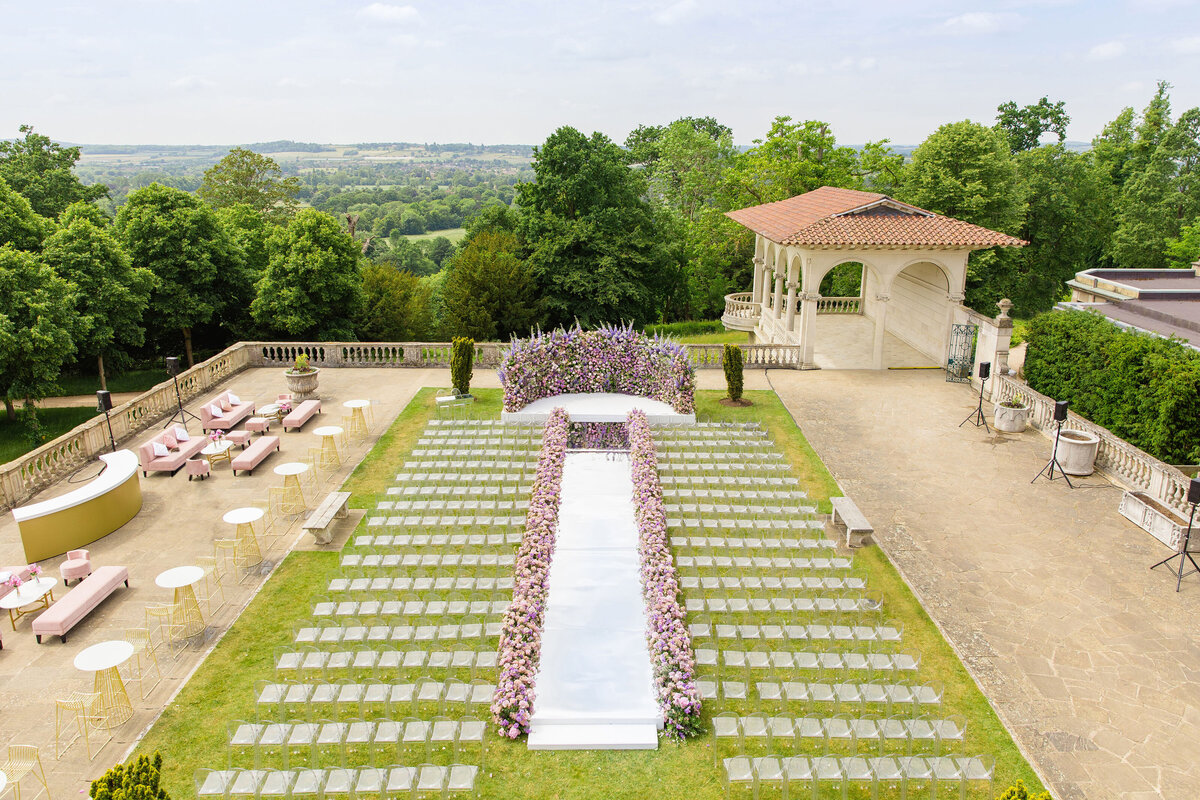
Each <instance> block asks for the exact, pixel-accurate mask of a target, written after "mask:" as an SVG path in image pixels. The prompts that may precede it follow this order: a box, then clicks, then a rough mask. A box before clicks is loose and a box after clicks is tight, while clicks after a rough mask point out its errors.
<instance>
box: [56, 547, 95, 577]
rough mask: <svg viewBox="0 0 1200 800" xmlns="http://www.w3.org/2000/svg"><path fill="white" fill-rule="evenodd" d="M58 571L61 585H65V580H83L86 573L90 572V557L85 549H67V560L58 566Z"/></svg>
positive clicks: (89, 573)
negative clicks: (60, 576)
mask: <svg viewBox="0 0 1200 800" xmlns="http://www.w3.org/2000/svg"><path fill="white" fill-rule="evenodd" d="M58 572H59V574H60V575H62V581H63V585H64V586H66V585H67V581H69V580H71V579H72V578H75V579H76V580H83V579H84V578H86V577H87V576H88V575H91V574H92V559H91V558H90V557H89V555H88V551H87V550H69V551H67V560H66V561H64V562H62V564H60V565H59V567H58Z"/></svg>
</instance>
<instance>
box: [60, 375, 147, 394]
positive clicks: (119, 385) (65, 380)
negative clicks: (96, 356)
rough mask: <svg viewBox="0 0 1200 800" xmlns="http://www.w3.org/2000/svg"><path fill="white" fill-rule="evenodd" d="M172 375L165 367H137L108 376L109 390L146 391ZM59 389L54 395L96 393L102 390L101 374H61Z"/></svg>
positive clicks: (114, 391)
mask: <svg viewBox="0 0 1200 800" xmlns="http://www.w3.org/2000/svg"><path fill="white" fill-rule="evenodd" d="M170 377H171V376H170V375H168V374H167V371H166V370H165V369H135V370H130V371H129V372H126V373H123V374H121V375H109V376H107V382H108V390H109V391H110V392H112V393H113V394H116V393H117V392H145V391H148V390H149V389H152V388H154V387H155V386H157V385H158V384H160V383H162V382H163V381H165V380H168V379H169V378H170ZM58 385H59V391H57V392H55V393H54V395H53V396H54V397H71V396H74V395H81V394H95V393H96V392H98V391H100V376H99V375H95V374H92V373H87V374H83V375H61V376H59V378H58Z"/></svg>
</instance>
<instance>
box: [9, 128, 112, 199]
mask: <svg viewBox="0 0 1200 800" xmlns="http://www.w3.org/2000/svg"><path fill="white" fill-rule="evenodd" d="M21 133H23V134H25V137H24V138H23V139H14V140H12V141H0V180H3V181H5V182H6V183H7V184H8V185H9V186H10V187H11V188H12V189H14V190H15V191H18V192H20V193H21V194H23V195H24V196H25V199H27V200H28V201H29V204H30V205H31V206H32V207H33V210H34V212H35V213H37V214H39V215H40V216H43V217H47V218H49V219H58V215H59V214H61V213H62V212H63V209H65V208H66V207H67V206H69V205H71V204H72V203H75V202H78V201H80V200H82V201H84V202H90V201H93V200H99V199H100V198H101V197H108V187H107V186H105V185H104V184H102V183H95V184H92V185H90V186H85V185H84V184H83V182H82V181H80V180H79V178H78V177H76V175H75V172H74V168H75V162H76V161H78V160H79V148H78V147H62V146H60V145H59V144H57V143H55V142H52V141H50V139H49V138H48V137H46V136H43V135H41V134H40V133H34V132H33V126H32V125H22V126H21Z"/></svg>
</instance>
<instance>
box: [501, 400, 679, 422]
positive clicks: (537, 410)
mask: <svg viewBox="0 0 1200 800" xmlns="http://www.w3.org/2000/svg"><path fill="white" fill-rule="evenodd" d="M559 407H561V408H564V409H566V411H567V416H569V417H570V418H571V422H624V421H625V420H626V419H627V418H628V417H629V412H630V411H633V410H634V409H635V408H640V409H641V410H642V411H643V412H645V414H646V419H647V420H649V422H650V424H651V425H695V424H696V415H695V414H680V413H679V412H678V411H676V410H675V409H673V408H671V406H669V405H667V404H666V403H664V402H662V401H661V400H651V399H650V398H649V397H637V396H636V395H632V394H617V393H615V392H588V393H584V394H556V395H554V396H552V397H543V398H542V399H541V400H534V401H533V402H532V403H530V404H529V405H527V406H525V407H524V408H522V409H521V410H520V411H504V412H502V413H501V414H500V419H501V420H503V421H504V422H545V421H546V419H547V418H548V417H549V416H550V412H551V411H553V410H554V409H556V408H559Z"/></svg>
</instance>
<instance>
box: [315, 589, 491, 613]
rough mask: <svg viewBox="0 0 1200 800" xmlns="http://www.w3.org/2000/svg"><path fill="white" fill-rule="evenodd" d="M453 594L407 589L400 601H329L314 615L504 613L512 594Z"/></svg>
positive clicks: (321, 601) (319, 602) (319, 604)
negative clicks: (427, 595) (434, 595)
mask: <svg viewBox="0 0 1200 800" xmlns="http://www.w3.org/2000/svg"><path fill="white" fill-rule="evenodd" d="M456 595H457V593H452V594H451V595H450V596H449V597H447V598H446V599H444V600H422V599H421V596H420V595H419V594H417V593H416V592H407V593H405V594H404V595H402V596H401V597H400V598H399V599H397V600H325V599H319V600H317V602H316V603H315V604H314V605H313V609H312V615H313V616H314V617H356V616H371V617H414V616H424V617H465V616H500V615H502V614H503V613H504V612H505V611H506V610H507V609H508V604H509V601H510V600H511V599H512V598H511V596H510V597H508V598H506V599H504V596H503V595H502V594H501V593H500V592H495V593H492V592H489V593H487V594H485V593H483V592H473V593H472V594H471V596H470V597H465V596H462V595H457V596H456Z"/></svg>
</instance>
